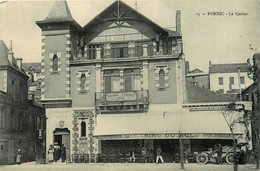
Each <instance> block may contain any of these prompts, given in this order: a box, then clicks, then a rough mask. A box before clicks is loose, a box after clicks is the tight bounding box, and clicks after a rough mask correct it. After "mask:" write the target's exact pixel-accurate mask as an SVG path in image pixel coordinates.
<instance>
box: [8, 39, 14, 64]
mask: <svg viewBox="0 0 260 171" xmlns="http://www.w3.org/2000/svg"><path fill="white" fill-rule="evenodd" d="M7 56H8V60H9V62H10V63H11V64H13V62H14V61H13V57H14V52H13V50H12V40H11V42H10V47H9V51H8V52H7Z"/></svg>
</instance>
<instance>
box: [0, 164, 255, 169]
mask: <svg viewBox="0 0 260 171" xmlns="http://www.w3.org/2000/svg"><path fill="white" fill-rule="evenodd" d="M184 167H185V170H196V171H199V170H206V171H207V170H208V171H222V170H230V171H232V170H233V166H232V165H226V164H223V165H215V164H207V165H199V164H197V163H191V164H190V163H189V164H185V165H184ZM238 169H239V171H250V170H255V165H239V167H238ZM0 170H1V171H9V170H10V171H15V170H17V171H20V170H26V171H34V170H37V171H45V170H48V171H52V170H53V171H57V170H62V171H69V170H77V171H83V170H84V171H88V170H89V171H103V170H104V171H127V170H129V171H157V170H158V171H162V170H163V171H172V170H181V169H180V164H176V163H164V164H150V163H146V164H144V163H113V164H111V163H105V164H104V163H102V164H97V163H91V164H85V163H84V164H78V163H77V164H65V163H64V164H63V163H53V164H42V165H39V164H35V162H30V163H23V164H21V165H6V166H0Z"/></svg>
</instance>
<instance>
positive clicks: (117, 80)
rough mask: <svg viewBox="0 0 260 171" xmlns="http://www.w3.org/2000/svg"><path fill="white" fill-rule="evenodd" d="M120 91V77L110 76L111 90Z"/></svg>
mask: <svg viewBox="0 0 260 171" xmlns="http://www.w3.org/2000/svg"><path fill="white" fill-rule="evenodd" d="M116 91H120V77H119V76H114V77H112V92H116Z"/></svg>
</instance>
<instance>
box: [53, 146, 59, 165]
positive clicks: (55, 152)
mask: <svg viewBox="0 0 260 171" xmlns="http://www.w3.org/2000/svg"><path fill="white" fill-rule="evenodd" d="M59 159H60V146H59V144H58V143H57V142H55V143H54V161H55V162H57V161H58V160H59Z"/></svg>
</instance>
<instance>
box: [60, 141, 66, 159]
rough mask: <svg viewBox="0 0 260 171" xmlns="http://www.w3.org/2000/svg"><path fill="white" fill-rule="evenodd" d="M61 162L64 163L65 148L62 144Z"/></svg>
mask: <svg viewBox="0 0 260 171" xmlns="http://www.w3.org/2000/svg"><path fill="white" fill-rule="evenodd" d="M61 160H62V163H63V162H65V161H66V148H65V146H64V144H62V146H61Z"/></svg>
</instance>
